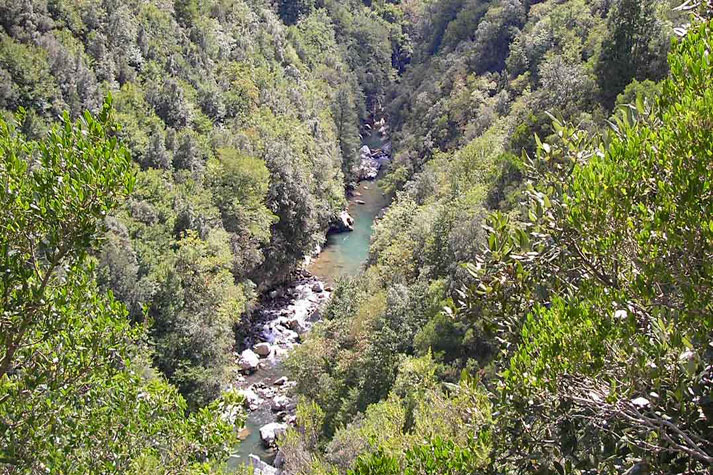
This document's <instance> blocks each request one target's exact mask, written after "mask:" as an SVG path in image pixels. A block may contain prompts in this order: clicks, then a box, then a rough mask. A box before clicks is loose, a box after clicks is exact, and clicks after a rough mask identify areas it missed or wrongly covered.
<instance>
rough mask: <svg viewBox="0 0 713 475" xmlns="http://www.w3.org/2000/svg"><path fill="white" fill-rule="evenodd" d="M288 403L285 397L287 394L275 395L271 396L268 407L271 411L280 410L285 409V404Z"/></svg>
mask: <svg viewBox="0 0 713 475" xmlns="http://www.w3.org/2000/svg"><path fill="white" fill-rule="evenodd" d="M289 403H290V400H289V399H288V398H287V396H282V395H280V396H275V397H274V398H272V402H270V409H272V412H280V411H284V410H285V409H287V405H288V404H289Z"/></svg>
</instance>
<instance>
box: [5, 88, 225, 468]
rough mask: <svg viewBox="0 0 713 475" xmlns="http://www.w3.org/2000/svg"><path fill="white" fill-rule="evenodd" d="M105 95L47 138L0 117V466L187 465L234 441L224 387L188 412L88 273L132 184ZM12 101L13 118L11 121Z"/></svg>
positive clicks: (137, 333)
mask: <svg viewBox="0 0 713 475" xmlns="http://www.w3.org/2000/svg"><path fill="white" fill-rule="evenodd" d="M110 104H111V102H110V101H107V103H105V105H104V108H103V110H102V112H101V113H100V115H99V117H98V118H97V119H94V118H93V117H91V116H90V115H89V114H88V113H87V114H85V115H84V116H83V117H82V118H81V119H80V120H78V121H77V122H75V123H72V122H70V120H69V118H68V115H67V114H65V116H64V119H63V123H62V125H59V126H56V127H54V128H53V129H52V130H51V131H50V132H49V133H48V135H47V137H46V138H45V139H43V140H42V141H39V142H34V141H28V140H26V139H25V138H24V137H22V135H20V134H19V133H18V132H17V130H15V128H14V127H13V125H12V124H11V123H8V122H6V121H5V120H2V119H0V156H2V157H3V158H2V160H0V180H1V181H2V183H3V186H2V188H1V189H0V203H1V205H2V206H1V209H0V230H2V232H1V233H0V260H1V261H2V267H3V269H4V271H3V273H2V277H0V295H2V298H1V300H0V313H1V314H2V320H0V342H1V343H2V344H1V345H0V348H1V349H0V351H1V352H0V469H2V470H3V471H8V472H11V473H12V472H28V473H36V472H40V471H48V472H54V473H66V472H74V471H80V472H86V473H91V472H93V473H97V472H103V473H107V472H121V473H126V472H139V473H140V472H141V471H142V468H141V467H146V466H150V465H153V466H157V467H161V470H165V471H167V472H171V471H173V472H175V471H181V472H187V471H190V470H192V469H199V468H201V467H204V468H205V467H207V466H209V464H208V460H209V459H213V462H216V461H218V462H220V460H222V459H223V457H224V456H225V455H226V448H227V447H228V446H229V444H232V443H233V442H232V441H233V435H232V434H233V426H232V423H230V422H226V421H224V420H223V419H222V417H221V416H220V415H219V412H220V411H222V410H224V409H225V410H227V409H228V407H227V405H228V404H229V403H230V404H235V403H236V402H239V401H237V400H230V401H229V400H222V401H219V402H216V403H215V404H214V405H213V406H212V407H211V408H206V409H205V410H203V411H201V412H198V413H196V414H194V415H192V416H190V417H186V416H185V411H186V404H185V401H184V400H183V398H181V397H180V396H179V395H178V394H177V393H176V390H175V388H173V387H171V386H168V385H167V384H166V383H165V382H164V381H163V380H162V379H161V378H158V377H156V376H154V375H153V372H152V369H151V368H150V367H149V366H148V365H146V355H145V351H144V350H143V349H142V345H141V340H142V333H143V328H142V327H136V328H132V327H131V326H130V324H129V321H128V319H127V318H126V316H127V311H126V309H125V308H124V307H123V305H121V304H120V303H119V302H117V301H116V300H115V299H114V297H113V296H112V295H111V294H106V293H102V292H101V291H99V290H98V289H97V287H96V285H95V283H94V280H93V272H92V271H93V260H92V259H91V258H90V255H89V253H90V251H91V249H92V248H93V247H94V246H95V245H96V243H97V240H98V238H99V236H101V235H102V232H101V231H102V223H103V222H104V217H105V216H106V215H107V213H109V212H110V211H111V210H112V209H113V208H114V207H115V206H116V205H117V203H118V202H119V201H120V200H121V199H122V198H123V197H124V196H125V195H126V194H127V193H128V192H129V191H130V190H131V189H132V187H133V183H134V177H133V174H132V172H131V166H130V161H129V156H128V152H127V151H126V149H125V148H124V147H123V146H121V145H120V144H119V143H118V142H117V140H116V138H114V137H112V136H111V135H112V134H113V133H114V129H113V122H112V119H111V107H110ZM22 114H23V113H22V112H20V114H19V116H18V117H17V119H16V120H17V122H22Z"/></svg>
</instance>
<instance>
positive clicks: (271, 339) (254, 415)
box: [228, 133, 389, 474]
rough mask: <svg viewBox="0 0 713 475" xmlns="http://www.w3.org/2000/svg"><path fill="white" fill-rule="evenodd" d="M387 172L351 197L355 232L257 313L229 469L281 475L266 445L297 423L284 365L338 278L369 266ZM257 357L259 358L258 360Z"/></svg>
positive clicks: (330, 242) (377, 139)
mask: <svg viewBox="0 0 713 475" xmlns="http://www.w3.org/2000/svg"><path fill="white" fill-rule="evenodd" d="M363 145H367V146H368V147H370V148H371V149H372V150H374V149H381V148H382V147H383V146H384V145H385V141H384V139H382V138H381V136H380V135H379V134H377V133H373V134H371V135H370V136H367V137H366V138H365V139H364V142H363ZM383 169H384V167H382V169H381V170H380V171H379V174H378V175H377V178H376V180H365V181H361V182H359V183H358V185H357V187H356V188H355V190H353V192H352V193H351V196H350V197H349V200H348V208H347V211H348V212H349V214H350V215H351V217H352V218H353V220H354V222H353V225H352V227H353V231H351V232H343V233H330V234H328V236H327V240H326V243H325V245H324V247H323V249H322V250H321V252H320V253H319V255H317V256H316V257H313V258H310V259H308V263H307V264H306V266H305V269H304V270H302V271H298V272H297V273H296V274H295V279H294V280H293V282H291V283H290V284H289V285H288V286H286V287H283V288H281V289H277V290H273V291H272V292H270V293H268V295H266V296H265V297H264V298H263V300H262V303H261V307H260V308H259V309H258V310H257V311H256V312H255V314H256V318H255V319H254V322H253V325H252V332H251V334H250V335H249V336H248V337H247V338H246V339H245V341H243V342H242V343H243V345H242V346H243V347H245V348H247V349H248V350H246V351H248V352H249V353H253V354H252V355H250V354H249V353H248V354H246V353H245V352H243V353H242V354H241V355H240V357H239V364H240V366H241V367H242V368H243V370H242V373H243V374H241V375H239V376H237V387H238V389H239V390H240V391H241V392H242V393H243V395H244V396H245V397H246V406H247V408H248V416H247V420H246V423H245V428H244V429H243V430H242V431H241V434H240V438H241V440H242V441H241V443H240V446H239V447H238V448H237V450H236V453H235V454H234V455H233V456H231V458H230V460H229V463H228V464H229V467H232V468H233V469H235V468H236V467H238V466H240V465H253V466H254V467H255V469H256V470H255V473H263V474H272V473H278V471H277V470H275V469H274V468H273V467H272V466H271V465H273V464H274V465H278V466H279V465H280V460H279V457H277V460H276V455H277V452H276V449H275V448H274V444H273V445H272V446H271V447H268V444H266V443H265V439H266V438H267V439H270V438H271V437H273V436H275V437H279V435H280V433H281V432H282V431H284V428H286V427H288V426H289V425H291V424H293V423H294V419H295V416H294V411H295V405H296V401H295V398H294V396H293V394H292V388H293V387H294V384H293V383H292V382H291V381H289V380H288V379H287V374H286V371H285V368H284V367H283V365H282V361H283V360H284V359H285V358H286V356H287V354H288V353H289V351H290V350H291V349H292V348H293V347H294V346H295V345H298V344H299V342H300V339H301V336H302V335H304V334H305V333H307V332H308V331H309V330H310V328H311V326H312V325H313V324H314V323H315V322H316V321H318V320H319V314H320V310H321V309H322V308H323V307H324V306H325V305H326V304H327V302H328V301H329V298H330V295H331V291H332V286H333V285H335V284H336V282H337V281H338V280H339V279H342V278H346V277H350V276H353V275H356V274H357V273H359V271H360V270H361V269H362V267H363V265H364V263H365V262H366V260H367V257H368V255H369V244H370V241H371V235H372V232H373V224H374V221H375V219H376V218H377V216H379V214H380V213H381V212H382V211H383V210H384V208H385V207H386V206H388V204H389V199H388V197H387V196H385V195H384V193H383V192H382V191H381V189H380V188H379V186H378V181H379V179H380V178H381V175H382V174H383ZM268 348H269V350H268ZM255 353H263V354H260V355H256V354H255ZM253 355H254V356H259V361H256V360H255V359H254V358H253ZM248 360H251V361H248ZM252 367H254V369H255V370H254V371H253V370H252ZM261 432H262V433H261ZM268 464H269V465H268Z"/></svg>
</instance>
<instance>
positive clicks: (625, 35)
mask: <svg viewBox="0 0 713 475" xmlns="http://www.w3.org/2000/svg"><path fill="white" fill-rule="evenodd" d="M657 4H658V2H655V1H651V2H640V1H637V0H617V1H616V3H615V4H614V6H613V7H612V8H611V10H610V11H609V16H608V30H609V34H608V36H607V37H606V39H605V40H604V43H603V45H602V52H601V55H600V57H599V62H598V64H597V76H598V78H599V87H600V88H601V91H602V99H603V102H604V104H605V105H606V106H607V107H609V108H611V107H612V106H613V105H614V101H615V100H616V97H617V96H618V95H619V94H620V93H621V92H623V91H624V88H625V87H626V86H627V85H628V84H629V83H630V82H631V81H632V80H633V79H637V80H639V81H644V80H646V79H651V80H654V81H658V80H661V79H662V78H663V77H664V76H665V75H666V73H667V65H666V54H667V53H668V49H669V43H668V35H667V34H666V32H665V29H664V26H663V24H662V23H661V21H660V20H659V19H658V18H657V16H656V7H657Z"/></svg>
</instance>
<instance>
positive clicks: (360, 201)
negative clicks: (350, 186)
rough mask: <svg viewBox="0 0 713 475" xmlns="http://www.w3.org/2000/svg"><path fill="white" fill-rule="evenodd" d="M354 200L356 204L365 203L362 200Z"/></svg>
mask: <svg viewBox="0 0 713 475" xmlns="http://www.w3.org/2000/svg"><path fill="white" fill-rule="evenodd" d="M354 202H355V203H356V204H358V205H365V204H366V203H365V202H364V200H354Z"/></svg>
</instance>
